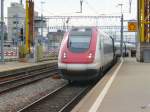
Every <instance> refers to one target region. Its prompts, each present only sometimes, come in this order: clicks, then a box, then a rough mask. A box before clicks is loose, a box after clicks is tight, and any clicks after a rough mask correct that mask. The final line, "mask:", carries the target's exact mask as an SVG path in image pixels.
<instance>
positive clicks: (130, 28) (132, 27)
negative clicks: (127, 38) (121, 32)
mask: <svg viewBox="0 0 150 112" xmlns="http://www.w3.org/2000/svg"><path fill="white" fill-rule="evenodd" d="M128 31H129V32H136V31H137V23H136V22H128Z"/></svg>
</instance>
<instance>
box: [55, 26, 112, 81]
mask: <svg viewBox="0 0 150 112" xmlns="http://www.w3.org/2000/svg"><path fill="white" fill-rule="evenodd" d="M113 60H114V41H113V39H112V38H111V37H110V36H108V35H107V34H105V33H104V32H102V31H101V30H100V29H97V28H96V27H77V28H73V29H72V30H70V31H69V32H68V33H66V35H65V36H64V39H63V41H62V44H61V48H60V51H59V57H58V68H59V70H60V72H61V75H62V77H63V78H65V79H67V80H91V79H95V78H97V77H98V76H99V75H100V72H102V71H103V70H104V69H106V68H107V67H109V66H110V65H111V64H112V62H113Z"/></svg>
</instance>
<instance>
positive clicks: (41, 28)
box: [41, 1, 45, 38]
mask: <svg viewBox="0 0 150 112" xmlns="http://www.w3.org/2000/svg"><path fill="white" fill-rule="evenodd" d="M44 3H45V2H43V1H42V2H41V37H42V38H43V4H44Z"/></svg>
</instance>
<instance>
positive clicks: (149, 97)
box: [72, 58, 150, 112]
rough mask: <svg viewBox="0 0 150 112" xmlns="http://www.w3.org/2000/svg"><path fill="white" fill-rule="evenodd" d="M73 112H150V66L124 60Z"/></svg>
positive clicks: (131, 59) (149, 64) (132, 59)
mask: <svg viewBox="0 0 150 112" xmlns="http://www.w3.org/2000/svg"><path fill="white" fill-rule="evenodd" d="M72 112H150V63H139V62H136V59H135V58H125V59H123V60H122V61H120V62H119V63H117V64H116V65H115V66H114V67H113V68H112V69H111V70H110V71H109V72H108V73H107V74H106V75H105V76H104V77H103V79H102V80H101V81H100V82H99V83H98V84H97V85H96V86H95V87H94V88H93V89H92V90H91V91H90V92H89V93H88V94H87V95H86V96H85V97H84V98H83V99H82V100H81V102H80V103H79V104H78V105H77V106H76V107H75V108H74V109H73V110H72Z"/></svg>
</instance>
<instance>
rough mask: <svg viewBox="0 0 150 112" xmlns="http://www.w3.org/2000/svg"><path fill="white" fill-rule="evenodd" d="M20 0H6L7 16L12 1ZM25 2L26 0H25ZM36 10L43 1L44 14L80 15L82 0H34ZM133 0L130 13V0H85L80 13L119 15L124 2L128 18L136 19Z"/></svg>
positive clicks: (38, 9)
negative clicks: (121, 4) (120, 5)
mask: <svg viewBox="0 0 150 112" xmlns="http://www.w3.org/2000/svg"><path fill="white" fill-rule="evenodd" d="M19 1H20V0H5V3H4V5H5V16H7V7H8V6H10V3H11V2H19ZM23 1H24V2H25V0H23ZM34 1H35V10H37V11H39V13H41V1H44V2H45V3H44V4H43V14H44V15H46V16H53V15H79V14H78V13H76V12H78V11H79V10H80V4H79V3H80V2H79V1H80V0H34ZM136 1H137V0H132V12H131V14H129V0H83V13H82V14H80V15H96V16H97V15H100V14H111V15H119V14H120V7H117V4H119V3H123V4H124V6H123V12H124V15H125V18H126V19H136V15H137V14H136V5H137V3H136Z"/></svg>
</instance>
